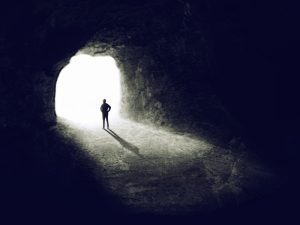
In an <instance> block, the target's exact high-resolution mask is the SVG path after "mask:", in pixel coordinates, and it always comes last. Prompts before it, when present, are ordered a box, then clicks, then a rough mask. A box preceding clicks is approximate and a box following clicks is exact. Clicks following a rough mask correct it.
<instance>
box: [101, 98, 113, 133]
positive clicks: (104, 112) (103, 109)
mask: <svg viewBox="0 0 300 225" xmlns="http://www.w3.org/2000/svg"><path fill="white" fill-rule="evenodd" d="M110 109H111V107H110V105H109V104H107V103H106V99H103V104H102V105H101V107H100V110H101V112H102V119H103V129H104V128H105V119H106V125H107V129H109V123H108V112H109V111H110Z"/></svg>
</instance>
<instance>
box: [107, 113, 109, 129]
mask: <svg viewBox="0 0 300 225" xmlns="http://www.w3.org/2000/svg"><path fill="white" fill-rule="evenodd" d="M106 124H107V128H109V123H108V115H106Z"/></svg>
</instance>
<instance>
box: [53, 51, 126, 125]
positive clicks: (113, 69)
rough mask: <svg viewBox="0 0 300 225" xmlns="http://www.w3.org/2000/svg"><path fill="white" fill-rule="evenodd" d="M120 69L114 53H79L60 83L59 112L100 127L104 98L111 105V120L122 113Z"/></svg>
mask: <svg viewBox="0 0 300 225" xmlns="http://www.w3.org/2000/svg"><path fill="white" fill-rule="evenodd" d="M120 86H121V85H120V71H119V69H118V67H117V65H116V61H115V60H114V58H112V57H110V56H90V55H86V54H80V55H75V56H73V57H72V58H71V60H70V63H69V64H68V65H66V66H65V67H64V68H63V69H62V70H61V72H60V74H59V76H58V79H57V82H56V93H55V111H56V115H57V116H58V117H60V118H63V119H66V120H68V121H71V122H73V123H76V124H80V125H87V126H95V125H96V126H99V124H100V122H101V120H102V117H101V112H100V110H99V108H100V105H101V104H102V101H103V99H106V100H107V103H108V104H110V105H111V107H112V109H111V112H110V115H109V119H110V120H113V119H115V118H117V117H118V116H119V108H120V98H121V96H120V93H121V90H120Z"/></svg>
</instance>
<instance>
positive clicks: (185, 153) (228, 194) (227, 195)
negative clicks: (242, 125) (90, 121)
mask: <svg viewBox="0 0 300 225" xmlns="http://www.w3.org/2000/svg"><path fill="white" fill-rule="evenodd" d="M99 124H100V121H99ZM57 129H58V131H59V132H60V133H61V134H62V135H63V136H64V137H67V138H72V139H73V140H74V141H75V142H76V143H77V145H79V146H80V149H82V151H84V152H85V153H88V155H89V157H91V158H92V159H93V160H94V161H95V162H96V165H97V166H96V167H94V168H91V171H92V173H93V177H94V178H95V179H96V180H99V183H100V182H101V185H104V188H105V189H106V190H107V191H109V192H110V193H112V194H113V195H114V196H116V197H117V198H118V199H120V200H121V202H122V204H123V205H124V206H125V207H127V208H128V209H129V211H130V212H132V213H139V212H146V213H155V214H156V213H158V214H189V213H193V212H195V211H211V210H215V209H218V208H221V207H224V206H226V205H228V204H230V205H232V204H234V205H239V204H241V203H242V202H243V201H244V200H247V199H251V198H253V197H255V196H259V195H262V194H263V193H264V192H267V190H268V189H269V188H270V186H272V185H273V180H274V175H273V174H272V173H271V172H270V171H269V170H268V169H267V168H266V166H264V165H263V164H262V163H260V162H259V161H258V160H257V159H255V158H254V157H252V156H250V155H249V154H248V153H247V151H245V150H234V149H224V148H221V147H217V146H215V145H213V144H211V143H209V142H207V141H206V140H204V139H202V138H201V137H198V136H195V135H193V134H188V133H178V132H177V133H176V132H171V131H167V130H164V129H161V128H157V127H152V126H148V125H143V124H139V123H135V122H131V121H128V120H123V119H118V120H115V121H111V129H110V130H108V129H106V130H103V129H102V128H101V127H100V125H99V126H98V127H94V128H93V129H92V128H91V129H84V128H80V127H76V126H73V125H70V124H68V123H66V122H65V121H60V122H59V123H58V125H57Z"/></svg>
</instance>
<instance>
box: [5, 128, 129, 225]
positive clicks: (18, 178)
mask: <svg viewBox="0 0 300 225" xmlns="http://www.w3.org/2000/svg"><path fill="white" fill-rule="evenodd" d="M0 134H1V139H2V140H3V141H2V143H1V187H0V198H1V203H0V204H1V205H0V206H1V209H2V210H1V212H0V215H1V219H0V223H1V224H19V223H23V222H24V221H26V222H29V223H31V224H39V223H42V224H62V223H72V224H93V223H94V222H95V221H99V218H98V217H99V215H101V220H102V221H111V218H113V217H114V215H116V214H117V215H122V214H123V212H124V211H123V209H124V208H123V206H122V204H121V203H120V201H119V199H117V198H116V197H115V196H113V195H112V194H111V193H108V192H107V191H106V190H105V189H104V188H103V187H102V184H101V181H99V180H96V179H95V177H94V174H93V170H94V169H95V168H97V166H98V165H97V164H96V163H95V161H94V160H93V159H91V158H90V157H89V156H88V155H87V154H86V153H84V152H83V151H82V150H81V149H80V147H79V146H78V144H77V143H75V142H74V141H73V140H70V139H68V138H64V137H62V136H61V135H60V134H59V133H58V132H57V129H53V130H46V129H43V128H35V129H34V128H32V129H31V130H20V129H19V130H5V131H1V133H0ZM3 159H5V160H3ZM97 176H101V175H100V174H97ZM100 180H101V179H100ZM16 215H17V216H16ZM3 220H4V221H5V222H4V221H3Z"/></svg>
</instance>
